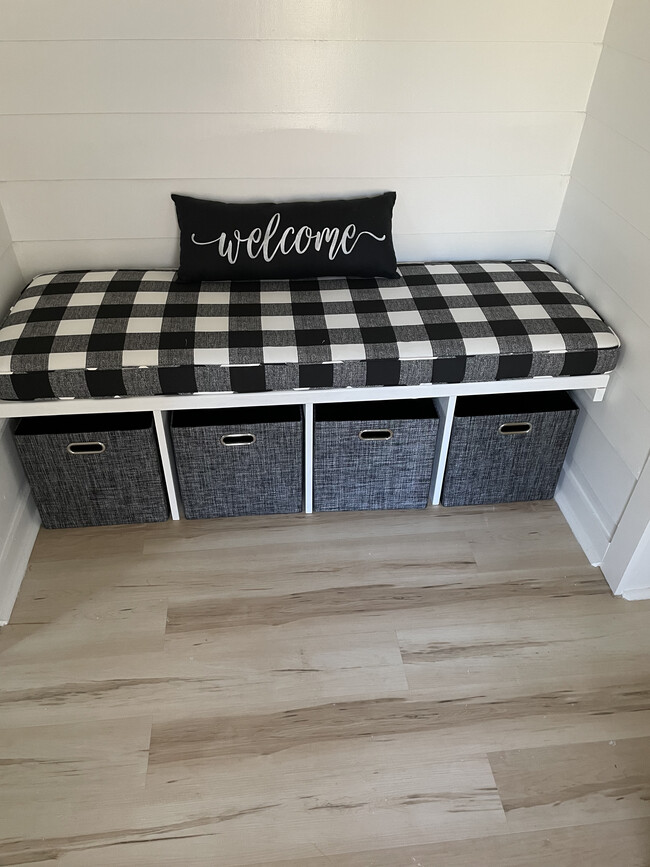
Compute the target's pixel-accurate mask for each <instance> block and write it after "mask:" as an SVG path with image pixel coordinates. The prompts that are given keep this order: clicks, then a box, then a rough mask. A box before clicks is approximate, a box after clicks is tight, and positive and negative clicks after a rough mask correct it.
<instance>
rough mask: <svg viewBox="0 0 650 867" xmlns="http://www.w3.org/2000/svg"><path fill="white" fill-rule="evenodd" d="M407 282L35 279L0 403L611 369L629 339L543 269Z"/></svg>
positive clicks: (487, 267)
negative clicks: (621, 337)
mask: <svg viewBox="0 0 650 867" xmlns="http://www.w3.org/2000/svg"><path fill="white" fill-rule="evenodd" d="M398 270H399V277H398V279H350V278H348V279H331V278H328V279H319V280H297V281H293V280H286V281H261V282H260V281H257V282H246V283H241V282H239V283H228V282H214V283H213V282H203V283H183V284H180V283H178V282H177V279H176V272H174V271H127V270H120V271H69V272H60V273H56V274H44V275H41V276H39V277H36V279H34V280H33V281H32V282H31V283H30V284H29V286H28V287H27V288H26V289H25V291H24V292H23V294H22V295H21V296H20V298H19V299H18V301H17V302H16V303H15V304H14V306H13V307H12V309H11V311H10V313H9V316H8V317H7V319H6V321H5V323H4V325H3V327H2V328H1V329H0V398H2V399H7V400H17V399H18V400H33V399H52V398H71V397H76V398H85V397H111V396H118V395H134V396H137V395H153V394H186V393H197V392H223V391H235V392H256V391H274V390H285V389H294V388H341V387H346V386H353V387H363V386H390V385H418V384H420V383H432V382H433V383H458V382H487V381H495V380H503V379H521V378H530V377H548V376H575V375H581V374H591V373H606V372H608V371H610V370H612V369H613V368H614V366H615V364H616V361H617V357H618V351H619V341H618V339H617V337H616V335H615V334H614V333H613V332H612V331H611V330H610V329H609V328H608V327H607V325H605V323H604V322H603V321H602V319H601V318H600V317H599V316H598V314H597V313H595V312H594V310H593V309H592V308H591V307H590V306H589V304H588V303H587V302H586V301H585V299H584V298H583V297H582V296H581V295H580V294H579V293H578V292H576V290H575V289H574V288H573V287H572V286H571V285H570V284H569V283H568V281H567V280H566V278H564V277H563V276H562V275H561V274H560V273H558V271H556V270H555V268H553V267H552V266H551V265H548V264H546V263H544V262H537V261H536V262H532V261H526V262H507V263H501V262H464V263H458V262H456V263H423V264H410V265H400V266H399V268H398Z"/></svg>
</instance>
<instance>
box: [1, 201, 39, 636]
mask: <svg viewBox="0 0 650 867" xmlns="http://www.w3.org/2000/svg"><path fill="white" fill-rule="evenodd" d="M22 283H23V276H22V274H21V272H20V269H19V267H18V263H17V262H16V256H15V254H14V251H13V250H12V247H11V237H10V235H9V229H8V228H7V223H6V221H5V219H4V214H3V212H2V208H0V319H2V318H4V315H5V313H6V312H7V309H8V308H9V305H10V304H11V302H12V301H13V299H14V298H15V296H16V295H17V293H18V292H19V291H20V289H21V286H22ZM39 525H40V521H39V519H38V515H37V513H36V509H35V506H34V503H33V501H32V498H31V496H30V494H29V487H28V485H27V482H26V480H25V477H24V475H23V472H22V469H21V467H20V463H19V461H18V458H17V456H16V453H15V449H14V445H13V442H12V436H11V431H10V430H9V425H8V423H7V422H6V421H4V419H2V420H0V625H2V624H3V623H6V622H7V621H8V620H9V615H10V614H11V609H12V607H13V604H14V600H15V598H16V594H17V593H18V588H19V587H20V582H21V581H22V577H23V574H24V572H25V568H26V566H27V560H28V558H29V555H30V552H31V549H32V545H33V543H34V539H35V538H36V533H37V532H38V527H39Z"/></svg>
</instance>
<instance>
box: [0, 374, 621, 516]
mask: <svg viewBox="0 0 650 867" xmlns="http://www.w3.org/2000/svg"><path fill="white" fill-rule="evenodd" d="M609 376H610V375H609V374H608V373H604V374H591V375H588V376H563V377H551V376H549V377H536V378H532V379H508V380H502V381H500V382H463V383H450V384H440V385H438V384H423V385H408V386H407V385H398V386H383V387H366V388H329V389H328V388H325V389H294V390H292V391H266V392H247V393H237V394H236V393H234V392H209V393H201V394H179V395H152V396H149V397H113V398H73V399H62V400H36V401H18V400H0V419H3V418H6V419H17V418H27V417H32V418H33V417H40V416H53V415H89V414H96V413H118V412H151V413H152V414H153V418H154V424H155V429H156V436H157V439H158V447H159V449H160V457H161V462H162V467H163V472H164V476H165V484H166V487H167V494H168V496H169V506H170V512H171V517H172V519H173V520H175V521H177V520H179V518H180V517H181V504H180V496H179V489H178V480H177V478H176V472H175V468H174V459H173V453H172V446H171V439H170V436H169V414H170V412H172V411H173V410H182V409H218V408H223V409H225V408H229V407H251V406H259V407H262V406H286V405H296V406H302V407H303V411H304V417H305V468H304V469H305V502H304V511H305V512H307V513H311V512H312V508H313V505H312V493H313V463H312V454H313V432H314V428H313V419H314V404H318V403H345V402H352V401H367V400H415V399H420V398H430V399H432V400H433V401H434V404H435V407H436V410H437V412H438V415H439V416H440V432H439V435H438V441H437V445H436V454H435V462H434V471H433V479H432V483H431V502H432V504H433V505H438V504H439V503H440V494H441V491H442V481H443V477H444V472H445V465H446V461H447V451H448V448H449V437H450V435H451V425H452V422H453V418H454V409H455V406H456V399H457V398H458V397H464V396H468V395H481V394H495V395H496V394H517V393H523V392H542V391H590V392H591V394H590V396H591V398H592V400H595V401H600V400H602V399H603V396H604V394H605V389H606V388H607V384H608V382H609Z"/></svg>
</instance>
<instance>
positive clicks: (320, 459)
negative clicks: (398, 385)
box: [314, 400, 438, 512]
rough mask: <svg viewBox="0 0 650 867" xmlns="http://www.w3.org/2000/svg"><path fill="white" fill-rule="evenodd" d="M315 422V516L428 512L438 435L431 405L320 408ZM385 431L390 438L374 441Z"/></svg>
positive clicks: (426, 402) (417, 402)
mask: <svg viewBox="0 0 650 867" xmlns="http://www.w3.org/2000/svg"><path fill="white" fill-rule="evenodd" d="M314 417H315V422H314V509H315V510H316V511H318V512H333V511H356V510H361V509H424V508H426V505H427V502H428V496H429V488H430V486H431V474H432V472H433V457H434V450H435V445H436V436H437V433H438V418H437V416H436V412H435V409H434V406H433V401H431V400H401V401H385V402H383V401H382V402H377V403H375V402H366V403H345V404H332V405H325V406H316V407H315V413H314ZM384 431H386V432H390V434H391V435H390V438H387V439H381V438H378V439H375V438H374V437H375V436H385V434H383V433H382V432H384ZM367 432H369V433H367ZM365 437H369V438H365Z"/></svg>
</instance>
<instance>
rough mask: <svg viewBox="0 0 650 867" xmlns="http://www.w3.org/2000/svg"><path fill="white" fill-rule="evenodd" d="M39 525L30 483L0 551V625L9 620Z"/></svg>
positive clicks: (23, 493)
mask: <svg viewBox="0 0 650 867" xmlns="http://www.w3.org/2000/svg"><path fill="white" fill-rule="evenodd" d="M40 526H41V520H40V518H39V515H38V511H37V509H36V506H35V504H34V500H33V499H32V495H31V492H30V490H29V486H28V485H25V486H24V487H23V489H22V490H21V492H20V496H19V500H18V503H17V505H16V509H15V511H14V516H13V519H12V521H11V524H10V526H9V528H8V531H7V536H6V539H5V543H4V545H3V546H2V550H0V626H6V625H7V623H8V622H9V618H10V616H11V612H12V610H13V607H14V603H15V602H16V597H17V596H18V591H19V590H20V585H21V584H22V580H23V578H24V576H25V571H26V569H27V564H28V562H29V557H30V554H31V553H32V548H33V547H34V542H35V541H36V536H37V534H38V531H39V528H40Z"/></svg>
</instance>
